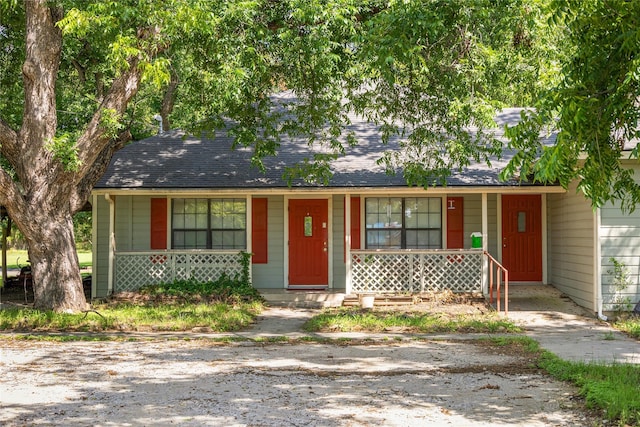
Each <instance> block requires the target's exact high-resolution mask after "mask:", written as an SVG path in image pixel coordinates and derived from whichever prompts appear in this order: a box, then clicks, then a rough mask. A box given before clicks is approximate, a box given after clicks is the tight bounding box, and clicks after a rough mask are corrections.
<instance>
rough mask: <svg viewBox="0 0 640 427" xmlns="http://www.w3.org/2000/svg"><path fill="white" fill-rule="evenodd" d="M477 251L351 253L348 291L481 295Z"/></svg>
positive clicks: (480, 268) (479, 258) (478, 253)
mask: <svg viewBox="0 0 640 427" xmlns="http://www.w3.org/2000/svg"><path fill="white" fill-rule="evenodd" d="M482 267H483V254H482V251H480V250H443V249H434V250H398V251H386V250H378V251H373V250H357V251H352V252H351V291H352V292H354V293H362V292H373V293H403V292H409V293H414V292H427V291H443V290H450V291H452V292H482Z"/></svg>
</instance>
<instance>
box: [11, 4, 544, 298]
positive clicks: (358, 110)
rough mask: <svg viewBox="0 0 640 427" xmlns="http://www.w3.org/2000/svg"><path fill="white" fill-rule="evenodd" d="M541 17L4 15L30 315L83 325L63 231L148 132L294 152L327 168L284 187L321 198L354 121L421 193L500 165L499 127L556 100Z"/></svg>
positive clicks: (453, 8)
mask: <svg viewBox="0 0 640 427" xmlns="http://www.w3.org/2000/svg"><path fill="white" fill-rule="evenodd" d="M548 13H549V11H548V9H547V8H546V2H545V1H543V0H420V1H418V0H416V1H408V0H407V1H401V0H392V1H387V0H385V1H382V0H365V1H362V0H286V1H273V0H244V1H240V0H235V1H233V0H231V1H229V0H226V1H223V0H143V1H137V0H136V1H134V0H114V1H87V0H82V1H77V0H49V1H45V0H29V1H24V2H19V1H17V0H10V1H9V2H3V3H2V4H0V46H1V47H2V48H1V49H0V60H2V63H3V64H4V66H3V67H2V68H1V69H0V162H1V166H2V168H1V169H0V205H3V206H6V208H7V210H8V212H9V214H10V215H11V217H12V219H13V220H14V221H15V223H16V224H17V226H18V227H19V228H20V230H21V231H22V232H23V234H24V236H25V238H26V240H27V242H28V245H29V253H30V258H31V261H32V265H33V273H34V279H35V282H34V290H35V305H36V307H39V308H52V309H55V310H78V309H81V308H82V307H83V304H84V296H83V295H82V292H81V291H82V289H81V282H80V276H79V273H78V272H77V271H76V270H77V259H75V252H74V244H73V233H72V231H71V230H72V214H73V213H75V212H77V211H78V210H79V209H80V208H81V207H82V206H83V205H84V203H85V202H86V201H87V199H88V197H89V195H90V192H91V189H92V187H93V185H94V183H95V182H96V181H97V179H98V178H99V177H100V175H101V174H102V173H103V172H104V170H105V168H106V167H107V165H108V164H109V161H110V159H111V157H112V155H113V153H114V152H115V151H116V150H118V149H119V148H121V147H122V146H123V145H124V144H126V143H128V142H129V141H130V140H132V139H135V138H140V137H143V136H146V135H148V134H150V133H151V132H153V131H154V129H153V126H154V124H155V122H154V121H153V119H152V117H153V116H154V115H155V114H158V113H159V114H161V115H162V117H163V122H164V123H165V125H170V126H173V127H182V128H185V129H188V130H191V131H193V132H201V131H206V132H214V131H215V129H216V128H217V127H219V126H221V125H222V124H223V121H224V120H231V121H232V122H233V123H234V125H233V128H232V130H231V132H232V133H233V135H234V136H235V137H236V144H239V145H243V146H250V147H252V148H253V152H254V157H253V160H254V163H255V165H256V167H262V161H261V159H262V158H264V156H267V155H274V154H275V153H277V151H278V147H279V144H280V142H281V138H282V136H283V135H297V136H305V137H307V138H308V140H309V143H310V145H312V144H322V145H323V146H325V147H326V148H327V150H326V151H324V154H322V155H320V154H316V155H314V156H311V155H310V156H309V159H308V161H307V162H305V163H303V164H300V165H298V166H297V167H296V168H293V169H292V170H289V171H288V174H289V176H290V177H304V178H305V179H309V180H315V181H320V182H326V180H327V179H328V176H329V164H330V162H331V160H332V159H334V158H335V157H336V156H339V155H340V154H341V153H342V152H343V151H344V149H345V147H346V145H350V144H356V143H357V141H355V140H354V138H353V137H352V135H349V134H348V132H346V131H345V129H346V127H347V125H348V124H349V114H360V115H364V116H365V117H367V118H368V119H370V120H371V121H373V122H375V123H377V124H378V125H379V126H380V129H381V131H382V134H383V137H384V138H385V139H388V138H391V137H398V138H400V140H401V146H402V150H401V152H389V153H388V154H387V155H386V156H385V157H384V158H382V159H381V160H380V161H381V163H383V164H385V165H386V166H387V167H388V168H389V169H393V170H398V169H401V170H403V171H404V174H405V177H406V179H407V182H408V183H409V184H412V185H424V186H426V185H431V184H433V183H435V182H437V181H438V180H440V179H441V178H443V177H445V176H446V175H448V174H450V173H451V171H452V170H455V169H457V168H461V167H464V166H466V165H468V164H469V163H470V162H473V161H488V159H489V157H490V156H492V155H496V154H499V152H500V148H501V143H499V142H498V141H496V140H495V139H494V138H493V136H492V134H491V132H490V131H489V130H490V129H491V128H493V127H494V123H493V115H494V111H495V109H496V108H500V107H502V106H510V105H530V104H532V103H533V101H534V100H535V99H536V98H535V96H536V93H537V92H538V91H540V90H542V89H545V88H547V87H548V86H549V84H551V83H553V82H554V79H555V78H556V75H555V72H556V71H557V70H556V69H555V68H554V67H553V63H552V62H551V61H550V58H552V57H553V55H554V53H553V49H555V48H556V43H555V37H557V32H554V31H552V30H551V28H550V27H549V26H548V25H547V19H548V17H549V16H548ZM549 64H551V65H549ZM282 90H287V91H290V92H292V93H293V94H295V101H293V102H283V99H284V98H279V97H278V96H277V94H278V92H279V91H282ZM471 128H473V129H475V131H474V132H469V129H471ZM523 148H526V147H523ZM543 159H545V160H546V158H545V157H544V156H543ZM541 170H542V169H541Z"/></svg>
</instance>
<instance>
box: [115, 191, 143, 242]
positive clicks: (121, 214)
mask: <svg viewBox="0 0 640 427" xmlns="http://www.w3.org/2000/svg"><path fill="white" fill-rule="evenodd" d="M115 200H116V206H115V209H116V218H115V234H116V250H117V251H120V252H128V251H149V250H151V247H150V245H151V197H150V196H117V197H115Z"/></svg>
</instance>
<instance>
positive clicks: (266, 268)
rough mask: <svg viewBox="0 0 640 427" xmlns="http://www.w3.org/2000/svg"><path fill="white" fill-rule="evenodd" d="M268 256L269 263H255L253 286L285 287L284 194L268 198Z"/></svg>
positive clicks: (260, 287) (262, 287)
mask: <svg viewBox="0 0 640 427" xmlns="http://www.w3.org/2000/svg"><path fill="white" fill-rule="evenodd" d="M267 199H268V201H267V210H268V216H269V217H268V222H267V233H268V239H269V244H268V248H267V251H268V258H267V264H254V265H253V267H252V268H253V272H252V274H253V278H252V283H253V286H254V287H256V288H258V289H282V288H283V287H284V253H285V251H284V196H270V197H268V198H267Z"/></svg>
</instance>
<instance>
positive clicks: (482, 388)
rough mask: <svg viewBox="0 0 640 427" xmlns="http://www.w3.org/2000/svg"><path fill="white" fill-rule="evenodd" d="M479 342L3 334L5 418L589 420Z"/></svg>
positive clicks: (562, 391) (532, 372)
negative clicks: (27, 337) (55, 338)
mask: <svg viewBox="0 0 640 427" xmlns="http://www.w3.org/2000/svg"><path fill="white" fill-rule="evenodd" d="M528 357H529V356H527V355H524V354H522V353H520V352H518V351H515V352H514V351H513V349H512V350H510V351H504V349H503V350H501V349H499V348H495V347H491V346H487V345H481V344H478V342H477V341H467V340H459V341H458V340H455V341H402V342H386V343H376V344H373V343H369V344H358V345H339V344H319V343H306V344H300V343H298V344H282V343H281V344H258V343H247V342H245V343H236V344H225V345H222V344H219V343H215V342H213V341H210V340H209V341H207V340H192V341H185V340H152V341H136V342H131V341H118V342H113V341H111V342H68V343H58V342H42V341H37V342H28V341H12V340H3V341H2V349H1V358H0V368H1V370H2V373H3V374H2V376H1V377H0V396H1V399H0V400H1V402H2V404H1V405H2V411H1V412H0V423H1V424H2V425H6V426H22V425H60V426H62V425H76V426H77V425H80V426H82V425H92V426H112V425H129V426H142V425H145V426H154V425H170V424H174V425H187V426H201V425H209V426H220V425H226V426H285V425H286V426H376V425H377V426H383V425H384V426H425V425H429V426H431V425H433V426H436V425H437V426H440V425H455V426H467V425H473V426H489V425H491V426H495V425H501V426H549V425H553V426H590V425H597V424H598V423H597V419H595V418H593V417H592V416H591V415H590V414H589V413H588V412H587V411H586V410H585V409H584V407H583V404H582V403H581V399H579V398H577V397H576V394H577V390H576V389H575V388H574V387H571V386H569V385H567V384H564V383H561V382H558V381H555V380H552V379H551V378H549V377H547V376H545V375H544V374H542V373H541V372H539V371H538V370H537V369H535V368H534V367H533V366H532V363H531V360H529V359H528Z"/></svg>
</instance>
